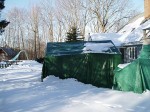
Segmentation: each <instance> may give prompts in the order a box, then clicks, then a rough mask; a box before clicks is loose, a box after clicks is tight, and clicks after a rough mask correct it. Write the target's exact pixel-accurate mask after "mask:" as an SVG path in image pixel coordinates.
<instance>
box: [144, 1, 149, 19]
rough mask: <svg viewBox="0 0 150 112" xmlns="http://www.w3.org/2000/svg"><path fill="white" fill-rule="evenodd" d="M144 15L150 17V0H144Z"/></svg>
mask: <svg viewBox="0 0 150 112" xmlns="http://www.w3.org/2000/svg"><path fill="white" fill-rule="evenodd" d="M144 17H145V19H149V18H150V0H144Z"/></svg>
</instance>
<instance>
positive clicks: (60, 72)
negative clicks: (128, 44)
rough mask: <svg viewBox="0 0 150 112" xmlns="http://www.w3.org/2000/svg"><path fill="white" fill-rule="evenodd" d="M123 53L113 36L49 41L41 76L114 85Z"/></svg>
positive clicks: (103, 85)
mask: <svg viewBox="0 0 150 112" xmlns="http://www.w3.org/2000/svg"><path fill="white" fill-rule="evenodd" d="M119 63H121V54H120V52H119V50H118V49H117V48H116V46H115V45H114V44H113V42H112V41H111V40H105V41H87V42H86V41H79V42H61V43H57V42H56V43H47V48H46V54H45V57H44V64H43V70H42V77H41V78H42V80H43V79H44V78H45V77H47V76H49V75H55V76H58V77H60V78H62V79H64V78H75V79H77V80H78V81H80V82H83V83H86V84H92V85H95V86H97V87H106V88H112V86H113V76H114V74H113V70H114V69H115V68H116V67H117V65H118V64H119Z"/></svg>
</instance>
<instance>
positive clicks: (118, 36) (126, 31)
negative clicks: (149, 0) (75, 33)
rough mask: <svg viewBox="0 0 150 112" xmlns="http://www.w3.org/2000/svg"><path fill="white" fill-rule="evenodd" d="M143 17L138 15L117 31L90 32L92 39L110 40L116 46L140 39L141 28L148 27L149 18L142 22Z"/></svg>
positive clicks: (141, 34)
mask: <svg viewBox="0 0 150 112" xmlns="http://www.w3.org/2000/svg"><path fill="white" fill-rule="evenodd" d="M143 21H144V17H138V18H136V19H134V20H132V21H131V22H130V23H129V24H127V25H126V26H125V27H123V28H122V29H121V30H120V31H119V32H118V33H96V34H92V35H91V38H92V40H93V41H97V40H112V41H113V43H114V44H115V45H116V46H120V45H121V44H123V43H129V42H136V41H141V40H142V37H143V29H145V28H149V27H150V20H147V21H146V22H144V23H142V22H143Z"/></svg>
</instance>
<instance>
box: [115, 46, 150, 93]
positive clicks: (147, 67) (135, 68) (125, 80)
mask: <svg viewBox="0 0 150 112" xmlns="http://www.w3.org/2000/svg"><path fill="white" fill-rule="evenodd" d="M114 72H115V76H114V89H116V90H121V91H133V92H135V93H142V92H143V91H146V90H147V89H148V90H150V45H144V46H143V48H142V51H141V53H140V56H139V58H138V59H137V60H135V61H133V62H132V63H131V64H129V65H128V66H126V67H125V68H123V69H121V68H117V69H116V70H115V71H114Z"/></svg>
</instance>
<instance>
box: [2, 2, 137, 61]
mask: <svg viewBox="0 0 150 112" xmlns="http://www.w3.org/2000/svg"><path fill="white" fill-rule="evenodd" d="M131 6H132V5H131V2H130V0H42V1H41V2H40V3H39V4H36V5H33V6H32V7H31V8H30V9H21V8H13V9H11V10H9V11H8V12H7V13H6V18H7V20H8V21H10V24H9V25H8V26H7V27H6V29H5V32H4V35H3V37H2V38H0V41H1V43H2V44H3V46H9V47H12V48H15V49H18V50H21V49H23V50H26V51H27V52H28V55H29V58H30V59H35V58H39V57H43V56H44V51H45V47H46V44H47V42H63V41H65V39H66V35H67V32H68V31H69V30H70V29H71V28H72V27H75V28H77V29H79V30H80V35H81V36H83V37H86V34H88V33H90V32H92V33H105V32H117V31H119V29H120V28H122V27H123V26H124V25H125V24H126V23H127V22H128V21H129V19H131V18H132V17H134V16H135V15H137V14H138V12H137V11H136V10H135V9H133V8H131Z"/></svg>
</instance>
